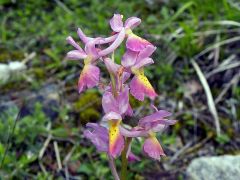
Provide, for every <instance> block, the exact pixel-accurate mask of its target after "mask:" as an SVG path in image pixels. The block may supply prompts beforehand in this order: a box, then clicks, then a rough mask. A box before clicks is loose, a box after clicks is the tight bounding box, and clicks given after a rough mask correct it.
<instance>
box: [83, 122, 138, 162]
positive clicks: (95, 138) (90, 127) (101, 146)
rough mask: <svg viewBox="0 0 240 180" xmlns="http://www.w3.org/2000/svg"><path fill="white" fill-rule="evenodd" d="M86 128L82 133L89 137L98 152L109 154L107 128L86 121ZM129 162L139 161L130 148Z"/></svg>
mask: <svg viewBox="0 0 240 180" xmlns="http://www.w3.org/2000/svg"><path fill="white" fill-rule="evenodd" d="M86 127H87V129H85V130H84V132H83V135H84V136H85V137H86V138H87V139H89V140H90V141H91V142H92V143H93V144H94V145H95V147H96V148H97V150H98V151H99V152H106V153H108V154H109V155H112V154H110V153H109V136H108V129H107V128H105V127H103V126H100V125H99V124H97V123H87V125H86ZM127 157H128V160H129V162H134V161H139V160H140V159H139V157H138V156H136V155H135V154H133V153H132V152H131V151H130V150H129V152H128V154H127Z"/></svg>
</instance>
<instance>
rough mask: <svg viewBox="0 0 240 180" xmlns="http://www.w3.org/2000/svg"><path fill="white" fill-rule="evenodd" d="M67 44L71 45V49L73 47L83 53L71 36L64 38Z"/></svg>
mask: <svg viewBox="0 0 240 180" xmlns="http://www.w3.org/2000/svg"><path fill="white" fill-rule="evenodd" d="M66 40H67V42H68V43H69V44H71V45H72V46H73V47H75V48H76V49H77V50H79V51H80V52H82V53H84V51H83V49H82V48H81V47H80V46H79V45H78V44H77V43H76V42H75V41H74V39H73V38H72V37H71V36H68V37H67V38H66Z"/></svg>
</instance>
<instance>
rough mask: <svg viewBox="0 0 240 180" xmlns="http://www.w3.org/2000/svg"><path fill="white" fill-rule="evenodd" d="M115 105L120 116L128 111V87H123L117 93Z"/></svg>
mask: <svg viewBox="0 0 240 180" xmlns="http://www.w3.org/2000/svg"><path fill="white" fill-rule="evenodd" d="M117 103H118V107H119V112H120V114H124V113H125V112H126V111H127V110H128V106H129V87H128V86H125V88H124V89H123V91H122V92H121V93H119V95H118V97H117Z"/></svg>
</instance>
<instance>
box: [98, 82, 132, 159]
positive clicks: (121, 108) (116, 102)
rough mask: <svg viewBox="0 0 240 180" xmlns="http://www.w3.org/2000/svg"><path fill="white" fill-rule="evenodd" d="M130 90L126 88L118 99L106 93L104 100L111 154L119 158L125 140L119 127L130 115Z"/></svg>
mask: <svg viewBox="0 0 240 180" xmlns="http://www.w3.org/2000/svg"><path fill="white" fill-rule="evenodd" d="M128 92H129V88H128V87H127V86H125V88H124V89H123V91H122V92H120V93H119V94H118V95H117V96H116V97H114V95H113V94H112V92H110V91H106V92H105V93H104V95H103V98H102V106H103V110H104V112H105V113H106V115H105V116H104V117H103V120H104V121H107V122H108V125H109V154H110V155H111V156H113V157H116V156H118V155H119V154H120V153H121V152H122V150H123V147H124V138H123V136H122V135H121V133H120V131H119V125H120V123H121V121H122V117H123V116H124V115H125V114H126V113H128V111H129V108H131V107H130V105H129V95H128Z"/></svg>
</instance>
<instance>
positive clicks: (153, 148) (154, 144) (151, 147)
mask: <svg viewBox="0 0 240 180" xmlns="http://www.w3.org/2000/svg"><path fill="white" fill-rule="evenodd" d="M143 152H144V153H146V154H147V155H148V156H149V157H151V158H153V159H156V160H160V156H165V154H164V152H163V149H162V147H161V145H160V144H159V142H158V140H157V138H156V137H154V136H151V137H149V138H147V139H146V140H145V142H144V144H143Z"/></svg>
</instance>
